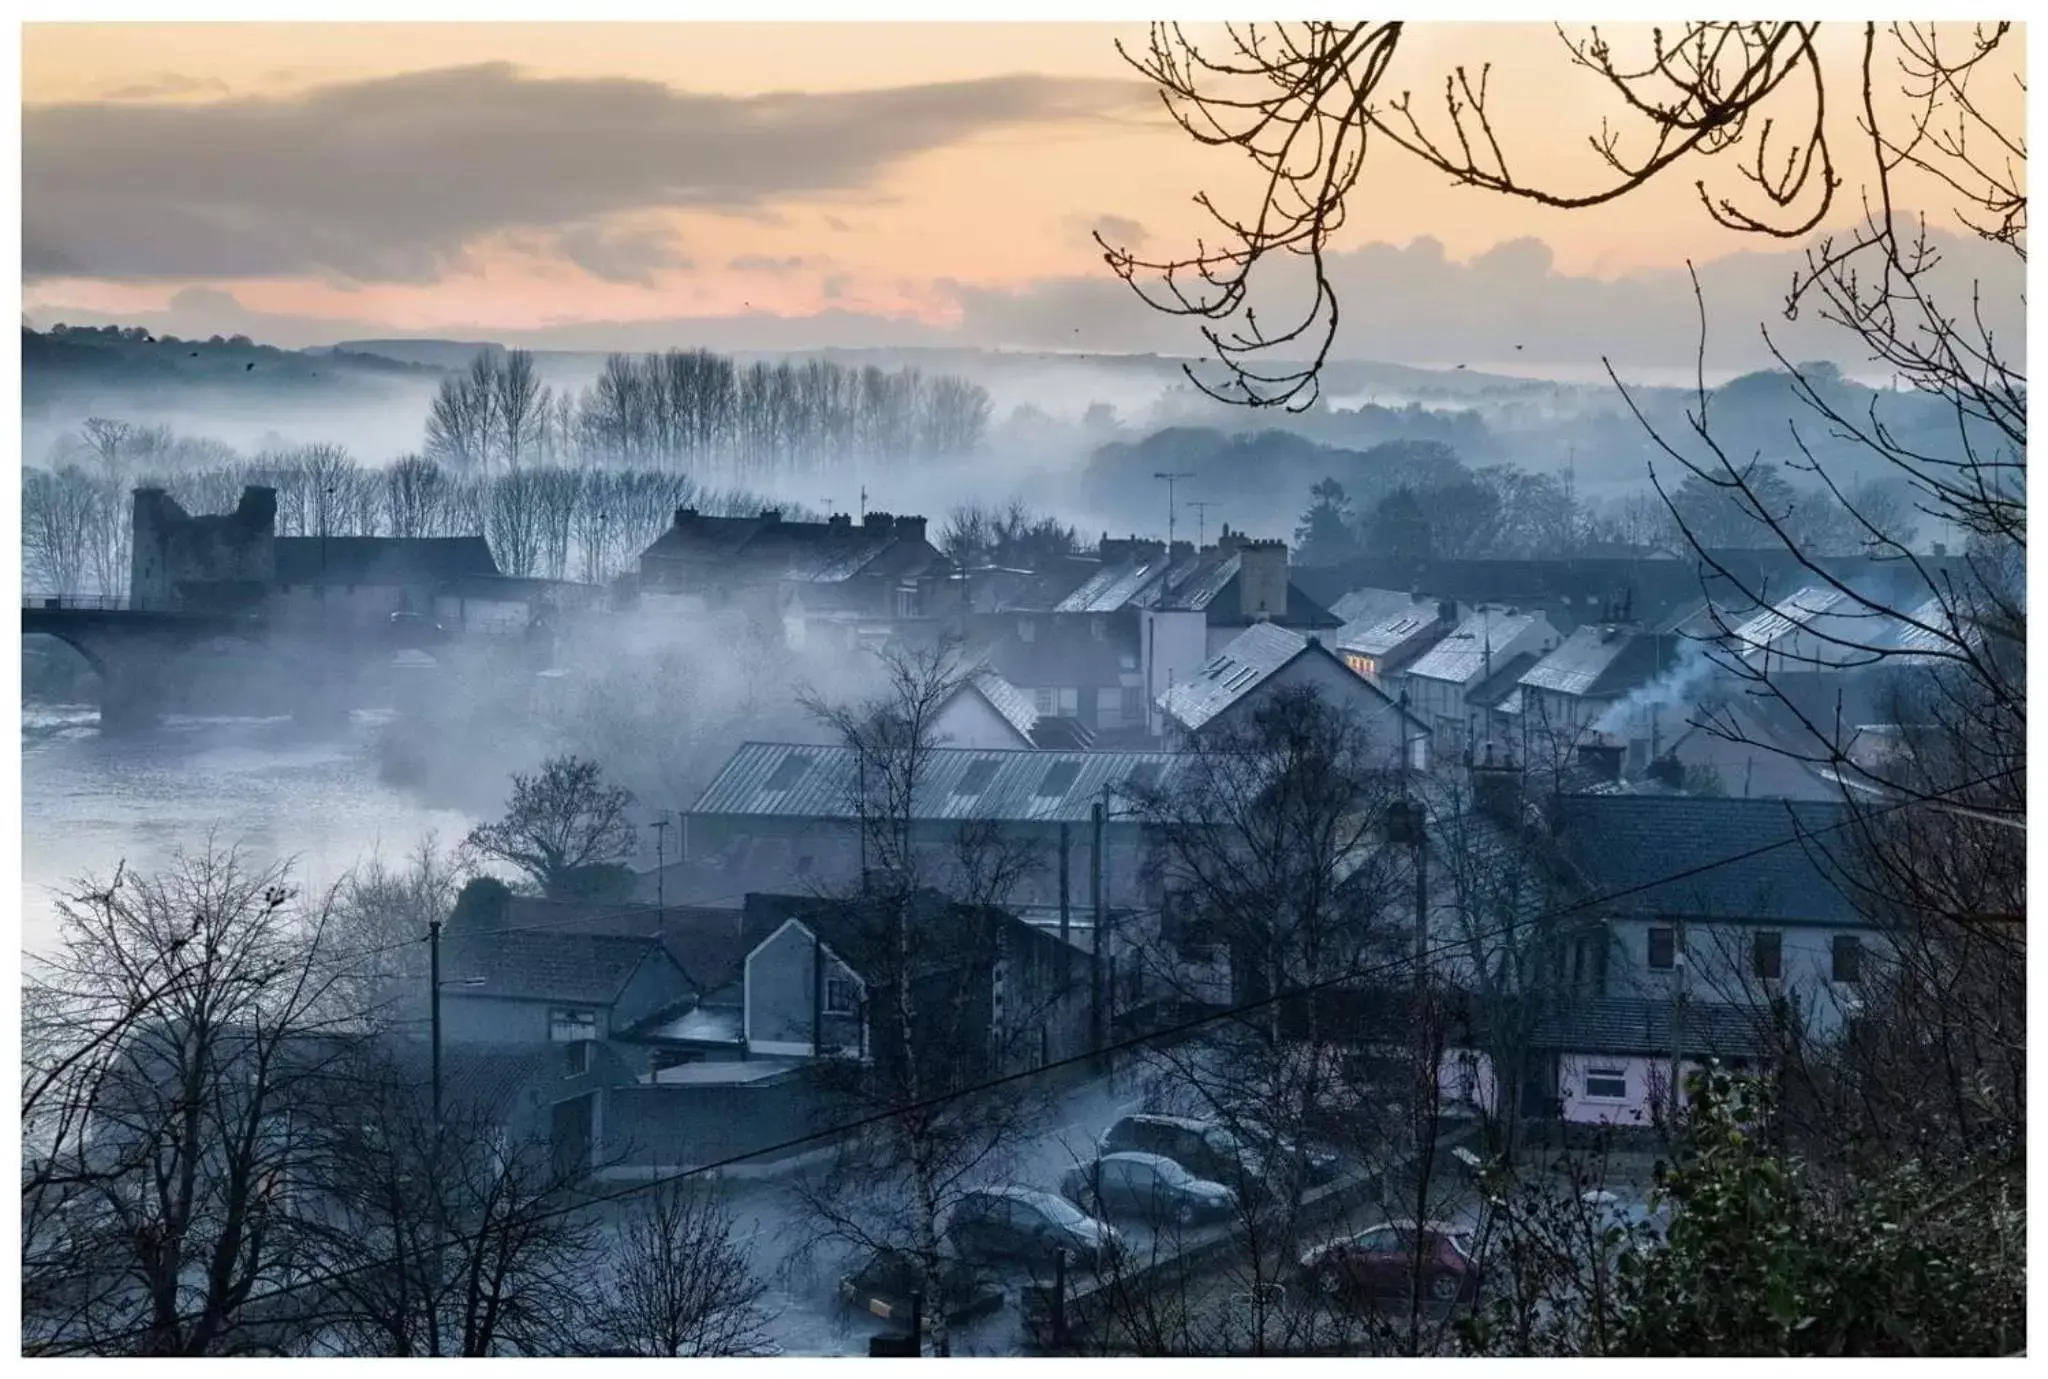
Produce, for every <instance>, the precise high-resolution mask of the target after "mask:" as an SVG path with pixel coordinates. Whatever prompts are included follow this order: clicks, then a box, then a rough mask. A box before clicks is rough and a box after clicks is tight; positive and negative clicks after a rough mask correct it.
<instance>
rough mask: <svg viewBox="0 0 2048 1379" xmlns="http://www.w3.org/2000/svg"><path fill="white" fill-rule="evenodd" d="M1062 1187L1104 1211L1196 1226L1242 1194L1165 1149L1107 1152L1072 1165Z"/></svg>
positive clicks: (1222, 1213) (1224, 1211)
mask: <svg viewBox="0 0 2048 1379" xmlns="http://www.w3.org/2000/svg"><path fill="white" fill-rule="evenodd" d="M1060 1191H1061V1192H1063V1193H1065V1194H1066V1196H1067V1197H1068V1199H1069V1200H1071V1201H1074V1202H1077V1203H1079V1204H1080V1205H1082V1206H1084V1207H1087V1208H1089V1209H1090V1210H1092V1211H1095V1212H1097V1213H1098V1214H1099V1215H1102V1216H1136V1217H1139V1218H1141V1219H1143V1220H1145V1221H1147V1222H1148V1223H1151V1224H1153V1225H1163V1224H1165V1223H1167V1222H1169V1221H1170V1222H1173V1223H1175V1224H1177V1225H1182V1226H1191V1225H1193V1224H1194V1223H1196V1222H1197V1221H1214V1220H1218V1219H1221V1218H1223V1217H1227V1216H1229V1215H1231V1214H1232V1213H1233V1212H1235V1211H1236V1209H1237V1194H1236V1193H1235V1192H1233V1191H1232V1190H1231V1189H1229V1188H1227V1187H1225V1186H1224V1185H1223V1184H1221V1183H1215V1182H1210V1181H1208V1180H1207V1179H1203V1178H1197V1177H1196V1176H1195V1175H1194V1174H1192V1173H1190V1172H1188V1171H1187V1170H1186V1169H1185V1168H1182V1167H1181V1166H1180V1165H1179V1164H1177V1163H1175V1162H1174V1161H1173V1160H1172V1159H1169V1158H1167V1157H1166V1156H1165V1155H1163V1154H1136V1153H1125V1154H1105V1155H1103V1156H1102V1157H1101V1158H1099V1159H1097V1160H1096V1161H1095V1162H1094V1163H1092V1164H1079V1165H1076V1166H1075V1167H1073V1168H1070V1169H1068V1170H1067V1173H1066V1176H1065V1177H1064V1178H1063V1179H1061V1181H1060Z"/></svg>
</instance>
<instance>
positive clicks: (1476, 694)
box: [1465, 651, 1543, 714]
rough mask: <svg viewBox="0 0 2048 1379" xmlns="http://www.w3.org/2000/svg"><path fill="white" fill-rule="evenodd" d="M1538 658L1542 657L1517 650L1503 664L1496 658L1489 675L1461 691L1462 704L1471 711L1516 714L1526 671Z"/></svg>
mask: <svg viewBox="0 0 2048 1379" xmlns="http://www.w3.org/2000/svg"><path fill="white" fill-rule="evenodd" d="M1542 659H1543V658H1542V656H1541V655H1540V654H1539V653H1537V652H1534V651H1518V652H1516V653H1515V654H1514V655H1512V656H1510V657H1508V658H1507V660H1505V661H1503V660H1501V659H1500V658H1499V657H1497V656H1496V657H1495V658H1494V671H1493V674H1491V675H1489V676H1487V677H1486V678H1485V679H1484V680H1481V681H1480V682H1479V683H1478V684H1476V685H1474V686H1473V687H1472V688H1471V689H1469V690H1466V691H1465V703H1466V705H1467V706H1469V707H1471V708H1475V709H1499V710H1500V711H1501V712H1503V713H1509V714H1513V713H1520V712H1521V711H1522V704H1521V695H1520V690H1521V688H1522V686H1523V685H1525V684H1527V683H1528V679H1529V672H1530V671H1531V670H1532V669H1533V668H1535V667H1536V666H1537V665H1538V664H1539V663H1540V662H1541V661H1542ZM1510 700H1513V701H1514V702H1513V704H1512V706H1510V704H1509V701H1510Z"/></svg>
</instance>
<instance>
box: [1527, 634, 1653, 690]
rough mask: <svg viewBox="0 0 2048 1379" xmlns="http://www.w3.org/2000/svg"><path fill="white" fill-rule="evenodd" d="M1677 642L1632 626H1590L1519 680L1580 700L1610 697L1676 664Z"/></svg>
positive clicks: (1564, 641) (1571, 637) (1566, 640)
mask: <svg viewBox="0 0 2048 1379" xmlns="http://www.w3.org/2000/svg"><path fill="white" fill-rule="evenodd" d="M1678 649H1679V640H1678V638H1676V637H1671V636H1658V635H1653V634H1649V633H1644V632H1639V631H1636V630H1635V629H1633V628H1626V627H1615V626H1612V625H1611V624H1604V623H1587V624H1586V625H1585V626H1583V627H1581V628H1579V629H1578V630H1577V631H1575V632H1573V633H1572V634H1571V635H1570V636H1569V637H1566V638H1565V639H1564V640H1563V641H1562V642H1560V643H1558V645H1557V649H1556V650H1554V651H1552V652H1551V653H1550V654H1549V655H1548V656H1545V657H1543V658H1542V659H1541V660H1540V661H1538V662H1537V663H1536V665H1535V666H1534V667H1533V668H1532V669H1531V670H1530V671H1529V672H1528V674H1526V675H1524V676H1522V677H1521V681H1522V684H1524V685H1526V686H1528V687H1529V688H1530V689H1537V690H1547V691H1549V692H1550V693H1553V694H1568V695H1571V696H1573V697H1575V698H1580V699H1612V698H1615V697H1617V696H1619V695H1624V694H1627V693H1628V692H1629V691H1631V690H1633V689H1636V688H1637V687H1638V686H1641V685H1645V684H1648V683H1649V682H1650V681H1652V680H1654V679H1656V678H1657V677H1658V676H1659V675H1661V674H1663V673H1664V672H1665V671H1666V670H1669V669H1670V668H1671V667H1672V666H1673V665H1675V664H1677V661H1678Z"/></svg>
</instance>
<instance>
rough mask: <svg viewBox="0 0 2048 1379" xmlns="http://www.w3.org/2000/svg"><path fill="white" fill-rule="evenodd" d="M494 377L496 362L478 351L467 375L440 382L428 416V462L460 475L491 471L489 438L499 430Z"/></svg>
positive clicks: (488, 354) (496, 373)
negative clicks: (444, 466) (430, 461)
mask: <svg viewBox="0 0 2048 1379" xmlns="http://www.w3.org/2000/svg"><path fill="white" fill-rule="evenodd" d="M497 375H498V370H497V364H496V361H495V360H494V359H493V358H492V357H491V355H490V353H489V352H488V351H481V352H479V353H478V354H477V357H476V358H475V359H474V360H472V361H471V363H470V367H469V371H468V372H467V373H463V374H450V375H448V376H447V377H445V378H443V379H442V380H441V386H440V389H439V390H438V391H437V392H436V393H435V394H434V401H433V405H432V407H431V408H430V409H429V411H428V413H427V439H426V455H427V458H428V459H430V460H433V461H435V462H436V463H438V464H443V465H446V466H447V467H448V468H450V469H453V470H454V471H456V472H457V473H459V474H467V473H472V472H478V471H483V470H487V469H488V468H489V467H490V462H491V454H492V438H493V436H494V435H495V434H496V433H497V429H498V416H497V402H498V392H497Z"/></svg>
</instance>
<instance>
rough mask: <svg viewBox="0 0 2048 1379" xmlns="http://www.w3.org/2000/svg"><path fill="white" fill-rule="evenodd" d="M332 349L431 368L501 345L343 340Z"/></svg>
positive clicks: (496, 350)
mask: <svg viewBox="0 0 2048 1379" xmlns="http://www.w3.org/2000/svg"><path fill="white" fill-rule="evenodd" d="M333 350H334V351H335V352H336V353H345V354H362V355H372V356H375V357H376V358H379V359H391V360H395V361H397V362H399V363H401V364H419V365H424V366H426V367H428V368H434V369H466V368H468V367H469V361H470V360H472V359H474V358H476V357H477V356H478V355H479V354H503V353H504V352H505V347H504V346H503V345H500V344H495V343H493V342H491V341H488V340H343V341H340V342H338V343H337V344H335V345H334V346H333ZM314 352H315V351H312V350H308V351H307V353H309V354H311V353H314Z"/></svg>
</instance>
